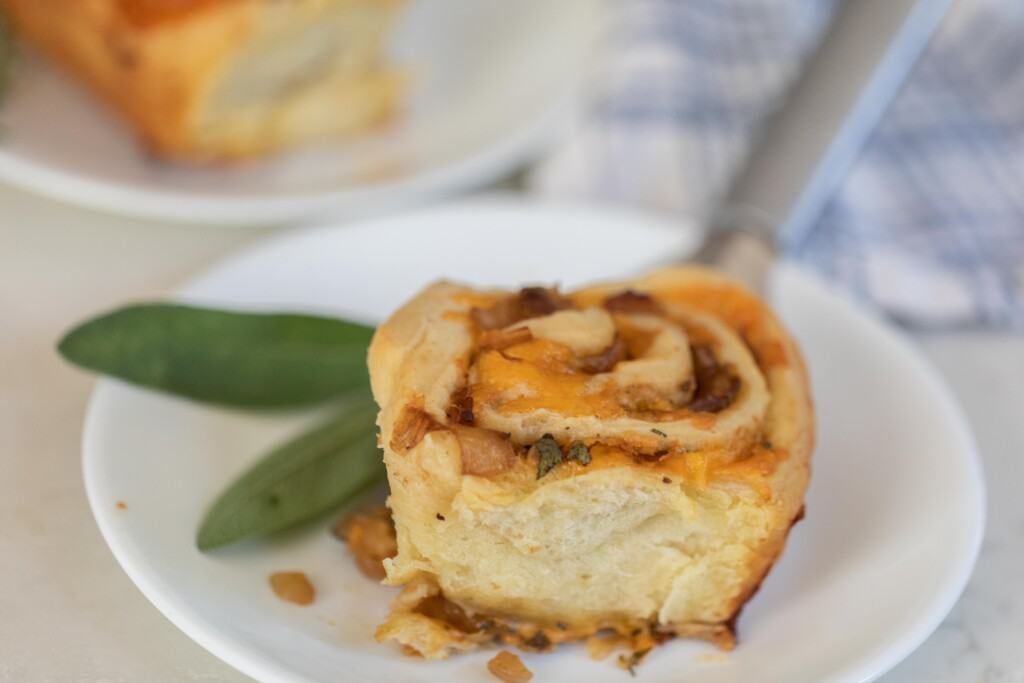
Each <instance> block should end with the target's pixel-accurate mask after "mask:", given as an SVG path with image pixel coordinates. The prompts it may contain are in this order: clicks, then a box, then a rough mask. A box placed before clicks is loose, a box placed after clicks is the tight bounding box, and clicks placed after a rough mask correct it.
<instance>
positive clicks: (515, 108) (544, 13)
mask: <svg viewBox="0 0 1024 683" xmlns="http://www.w3.org/2000/svg"><path fill="white" fill-rule="evenodd" d="M600 20H601V7H600V3H599V1H598V0H559V1H558V2H550V1H549V0H515V1H514V2H509V1H508V0H418V1H414V2H411V3H410V5H409V7H408V8H407V9H406V10H405V11H404V14H403V16H402V19H401V21H400V24H399V26H398V29H397V31H396V33H395V35H394V36H393V40H392V49H391V52H392V53H393V54H394V58H395V59H396V60H397V61H398V62H399V63H401V64H404V65H407V67H408V68H409V69H410V71H411V74H412V76H413V92H412V94H411V100H410V102H409V103H408V106H407V108H406V110H405V111H404V113H403V114H402V115H401V116H400V117H399V120H397V121H396V122H395V124H394V125H392V126H391V127H389V128H387V129H386V130H384V131H382V132H379V133H373V134H370V135H368V136H366V137H364V138H361V139H359V140H355V141H352V142H346V143H328V144H324V145H323V146H321V147H319V148H317V149H314V150H310V151H305V152H299V153H295V154H291V155H288V156H283V157H279V158H276V159H270V160H266V161H261V162H255V163H252V164H250V165H244V166H234V167H231V166H224V167H206V168H198V167H191V168H189V167H184V166H180V165H179V166H175V165H171V164H167V163H163V162H160V161H158V160H156V159H155V158H153V157H152V156H151V155H150V154H148V153H147V152H146V150H145V149H144V148H143V147H142V146H141V145H140V144H139V143H138V142H137V140H136V139H135V137H134V135H133V133H132V131H131V129H130V128H129V127H128V126H127V125H126V124H124V123H123V122H122V121H120V120H119V119H118V118H116V117H115V116H114V115H113V114H112V113H111V112H109V111H108V110H107V109H106V107H104V106H103V105H102V104H100V103H99V102H98V101H97V100H95V99H94V98H93V96H92V94H91V93H90V92H88V91H87V90H86V89H85V88H84V87H83V86H82V85H80V84H79V83H77V82H74V81H73V80H72V79H70V78H69V77H68V76H66V75H65V74H64V73H63V72H60V71H58V70H57V69H56V68H54V67H53V66H51V65H50V64H48V63H44V62H43V61H42V60H41V59H40V58H38V57H36V56H34V55H31V54H22V55H21V59H19V60H17V62H16V67H17V68H16V78H15V81H14V83H13V84H12V88H11V92H10V97H9V98H8V100H7V101H6V102H5V103H4V105H3V108H2V109H0V124H2V126H3V137H2V138H0V179H4V180H6V181H8V182H10V183H12V184H15V185H18V186H21V187H23V188H26V189H29V190H32V191H35V192H39V193H42V194H46V195H49V196H52V197H55V198H58V199H62V200H66V201H70V202H74V203H79V204H82V205H85V206H89V207H92V208H98V209H104V210H108V211H113V212H118V213H126V214H131V215H135V216H140V217H146V218H157V219H170V220H179V221H188V222H192V223H209V224H216V223H225V224H268V223H275V222H282V221H287V220H292V219H295V218H298V217H300V216H308V215H312V214H317V213H326V212H328V211H333V212H337V213H345V214H347V215H352V214H355V213H361V212H370V211H374V210H376V209H379V208H382V207H388V208H394V207H395V206H396V205H399V204H408V203H412V202H414V201H416V200H421V199H423V198H426V197H430V196H434V195H438V194H441V193H444V192H451V191H454V190H457V189H465V188H469V187H473V186H480V185H483V184H486V183H488V182H491V181H493V180H495V179H497V178H499V177H500V176H501V175H502V174H504V173H507V172H508V171H509V170H511V169H512V168H514V167H515V166H516V165H517V164H520V163H522V162H523V161H525V160H527V159H528V158H529V157H530V156H531V155H533V154H534V153H536V152H537V151H538V150H539V149H540V147H541V146H542V144H543V143H544V142H545V140H547V139H549V138H550V135H551V134H552V133H553V132H554V131H555V130H556V129H557V127H558V125H559V124H560V123H561V122H562V121H563V120H564V118H565V114H566V113H567V110H568V107H567V105H568V103H569V100H570V99H571V95H572V91H573V90H574V88H576V87H577V86H578V85H579V83H580V82H581V81H582V71H583V70H584V69H585V67H586V63H587V56H588V53H589V51H590V47H591V46H592V44H593V40H594V37H595V35H596V33H597V31H598V29H599V25H600Z"/></svg>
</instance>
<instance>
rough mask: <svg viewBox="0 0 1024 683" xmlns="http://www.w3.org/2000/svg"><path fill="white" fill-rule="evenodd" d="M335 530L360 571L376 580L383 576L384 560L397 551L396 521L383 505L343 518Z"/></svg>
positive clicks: (381, 578)
mask: <svg viewBox="0 0 1024 683" xmlns="http://www.w3.org/2000/svg"><path fill="white" fill-rule="evenodd" d="M334 534H335V535H336V536H337V537H338V538H340V539H341V540H343V541H345V543H346V544H348V549H349V551H350V552H351V553H352V556H353V557H354V558H355V561H356V566H357V567H359V571H361V572H362V573H363V574H364V575H365V576H367V577H369V578H371V579H376V580H377V581H381V580H383V579H384V577H385V572H384V560H386V559H387V558H389V557H394V556H395V555H397V554H398V541H397V539H396V538H395V525H394V523H393V522H392V521H391V512H390V511H389V510H388V509H387V508H386V507H384V506H383V505H381V506H379V507H378V508H376V509H374V510H372V511H371V512H368V513H364V514H358V515H354V516H352V517H350V518H348V519H346V520H344V521H342V522H341V523H340V524H338V525H337V526H336V527H335V529H334Z"/></svg>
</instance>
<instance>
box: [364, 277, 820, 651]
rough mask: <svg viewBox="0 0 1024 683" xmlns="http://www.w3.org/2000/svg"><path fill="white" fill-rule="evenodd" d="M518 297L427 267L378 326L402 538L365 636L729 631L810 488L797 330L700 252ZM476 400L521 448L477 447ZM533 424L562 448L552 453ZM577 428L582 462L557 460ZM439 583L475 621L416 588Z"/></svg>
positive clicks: (438, 645)
mask: <svg viewBox="0 0 1024 683" xmlns="http://www.w3.org/2000/svg"><path fill="white" fill-rule="evenodd" d="M525 291H527V290H524V292H525ZM522 296H523V295H520V299H519V300H516V299H515V295H514V294H511V293H503V292H475V291H473V290H470V289H467V288H465V287H461V286H458V285H454V284H450V283H444V282H442V283H438V284H435V285H432V286H431V287H429V288H427V289H426V290H425V291H424V292H422V293H421V294H420V295H419V296H417V297H416V298H414V299H413V300H412V301H410V302H408V303H407V304H406V305H405V306H403V307H402V308H401V309H399V310H398V311H397V312H396V313H395V314H394V315H393V316H392V317H391V318H390V319H389V320H388V321H387V322H386V323H385V324H384V325H382V326H381V327H380V328H378V330H377V334H376V335H375V337H374V340H373V343H372V345H371V347H370V353H369V367H370V376H371V381H372V385H373V392H374V396H375V398H376V399H377V402H378V404H379V405H380V408H381V410H380V415H379V419H378V424H379V426H380V430H381V444H382V446H383V447H384V454H385V455H384V457H385V463H386V465H387V469H388V479H389V482H390V486H391V497H390V499H389V503H388V504H389V506H390V507H391V509H392V513H393V517H394V521H395V527H396V531H397V538H398V555H397V556H396V557H395V558H394V559H393V560H388V561H386V562H385V568H386V571H387V575H388V578H387V582H388V583H391V584H398V585H405V586H406V591H405V592H404V593H403V596H402V597H401V598H399V600H398V601H396V604H395V605H394V608H393V610H392V614H391V616H390V617H389V619H388V621H387V622H386V623H385V624H384V625H383V626H382V627H381V629H380V630H379V632H378V637H380V638H382V639H384V638H391V639H395V640H397V641H398V642H400V643H402V644H403V645H405V646H407V647H411V648H412V649H414V650H416V651H417V652H419V653H420V654H422V655H424V656H426V657H443V656H446V655H447V654H448V653H449V652H451V651H453V650H458V649H468V648H472V647H475V646H477V645H478V644H479V643H481V642H484V641H488V640H492V639H493V638H491V637H490V636H491V635H493V632H494V631H495V629H497V635H498V636H499V637H500V638H501V639H503V640H505V641H506V642H511V643H513V644H520V645H522V644H524V642H525V644H526V645H527V646H528V647H529V644H530V641H531V638H533V637H534V636H536V634H537V633H538V632H541V633H542V635H543V637H542V638H540V643H541V644H542V645H547V644H553V643H557V642H559V641H561V640H567V639H577V638H581V637H586V636H588V635H591V634H593V633H595V632H597V631H599V630H601V629H613V630H616V631H618V632H620V633H636V632H637V631H638V628H639V627H642V630H643V632H644V634H645V636H650V637H652V638H654V639H655V640H657V639H658V638H661V637H664V636H667V635H673V634H674V635H680V636H687V637H689V636H696V637H706V638H710V639H713V640H716V641H717V642H719V643H720V644H721V645H723V646H726V647H728V646H730V644H731V633H732V625H733V621H734V619H735V617H736V615H737V614H738V612H739V610H740V609H741V607H742V606H743V604H744V602H745V601H746V600H747V599H748V598H749V597H750V596H751V595H752V594H753V592H754V591H755V590H756V589H757V587H758V585H759V584H760V582H761V580H762V578H763V577H764V575H765V574H766V573H767V571H768V570H769V569H770V567H771V565H772V563H773V562H774V561H775V559H776V558H777V557H778V555H779V554H780V553H781V551H782V549H783V546H784V544H785V540H786V536H787V533H788V531H789V528H790V526H791V525H792V524H793V523H794V521H796V520H797V519H798V516H799V515H800V514H801V511H802V507H803V496H804V492H805V489H806V487H807V483H808V478H809V470H810V457H811V451H812V447H813V437H814V420H813V410H812V405H811V398H810V389H809V385H808V380H807V375H806V371H805V368H804V365H803V361H802V359H801V356H800V353H799V351H798V349H797V346H796V344H795V343H794V341H793V340H792V339H791V338H790V336H789V335H788V334H787V332H786V331H785V330H784V329H783V327H782V326H781V324H780V323H779V321H778V320H777V318H776V317H775V316H774V314H773V313H772V312H771V311H770V310H769V309H768V308H767V306H766V305H765V304H764V303H763V302H761V301H760V300H759V299H757V298H756V297H755V296H754V295H752V294H750V293H749V292H748V291H746V290H744V289H743V288H742V287H741V286H739V285H738V284H736V283H734V282H732V281H731V280H728V279H726V278H724V277H723V276H721V275H718V274H716V273H714V272H712V271H709V270H705V269H701V268H674V269H669V270H664V271H660V272H656V273H653V274H651V275H648V276H646V277H643V278H639V279H636V280H631V281H626V282H619V283H613V284H608V285H600V286H596V287H591V288H588V289H584V290H581V291H578V292H575V293H571V294H569V295H568V296H567V298H559V295H556V294H554V293H551V292H548V293H547V294H546V295H543V296H542V295H539V294H537V292H536V291H533V292H532V294H531V296H541V298H543V297H544V296H547V297H548V298H549V299H550V300H551V301H548V304H547V306H548V307H547V308H546V309H545V307H544V306H543V305H542V306H540V307H539V308H538V307H536V306H533V303H535V302H533V303H531V302H530V301H525V303H524V302H523V300H522ZM517 301H518V303H517ZM552 301H554V303H552ZM509 302H512V303H511V304H510V303H509ZM516 306H518V308H516ZM552 306H554V309H552ZM556 309H557V310H556ZM509 310H514V311H516V313H515V314H513V315H512V316H511V317H509V315H508V312H509ZM524 311H525V312H524ZM496 312H497V313H496ZM524 318H525V319H524ZM493 325H496V326H497V327H496V329H482V327H488V326H493ZM524 329H528V330H529V332H526V331H524ZM616 347H618V350H616ZM601 349H604V350H603V351H601ZM613 352H614V354H613ZM609 354H613V355H614V357H610V355H609ZM609 358H610V360H609ZM595 359H597V360H596V361H595ZM595 362H596V363H597V365H596V366H595V365H594V363H595ZM467 416H468V417H467ZM468 419H471V421H472V423H473V425H474V427H475V428H476V429H478V430H479V429H482V430H493V431H491V432H487V433H489V434H493V433H494V432H495V431H496V432H500V433H502V434H508V435H509V436H508V441H509V442H510V443H511V447H512V449H513V450H514V452H515V453H517V454H518V455H517V456H516V457H514V458H512V459H511V460H510V461H509V462H508V463H507V464H501V463H502V462H503V461H502V460H501V458H498V459H497V460H494V459H493V458H492V459H486V458H485V459H484V460H483V461H481V460H480V458H479V457H477V455H476V454H474V453H470V452H468V451H469V450H472V449H475V448H477V446H476V445H475V443H476V442H471V441H467V440H465V439H464V438H462V436H460V433H461V432H460V430H461V429H464V428H463V427H461V426H460V425H459V424H458V423H465V422H467V421H468ZM546 434H550V435H553V437H554V441H555V442H557V444H558V446H559V447H560V450H561V452H562V453H563V454H564V455H565V459H564V461H562V462H560V463H558V464H556V465H555V466H553V467H552V468H550V469H549V470H548V471H545V469H544V468H545V466H544V465H543V464H542V462H543V458H545V457H546V456H545V455H544V453H545V452H548V451H550V444H548V445H547V446H546V450H545V448H541V446H542V444H541V443H540V440H544V438H545V437H544V435H546ZM502 438H504V437H502ZM531 444H533V445H532V446H531ZM577 444H580V445H582V446H583V447H584V450H585V451H586V458H585V460H586V461H587V462H584V458H582V457H580V458H578V459H576V460H570V459H569V458H570V457H571V455H570V454H576V455H579V453H577V452H576V451H574V448H578V447H579V446H577ZM556 459H557V457H556ZM481 462H483V464H482V465H481ZM493 462H498V463H499V464H498V466H497V467H495V466H494V465H493ZM481 468H483V469H482V470H481ZM438 594H442V595H443V596H444V598H445V599H447V600H448V601H450V602H451V603H452V604H453V605H454V606H456V608H457V609H458V610H459V611H461V612H462V613H464V615H466V619H468V620H469V621H468V623H469V626H467V627H465V628H459V627H455V626H452V625H451V624H450V623H449V624H446V623H444V620H443V619H438V618H437V615H432V614H429V613H425V612H424V610H423V609H422V608H419V607H417V605H420V604H421V603H423V601H424V600H426V599H427V598H431V597H432V596H436V595H438ZM457 621H464V620H463V619H461V618H460V619H459V620H457ZM485 622H486V623H487V628H484V627H483V626H482V624H483V623H485ZM495 623H497V624H498V625H499V626H498V627H495V626H494V624H495ZM638 625H639V627H638ZM488 629H490V633H488V632H487V631H488ZM484 636H488V637H484ZM539 649H544V648H543V647H541V648H539Z"/></svg>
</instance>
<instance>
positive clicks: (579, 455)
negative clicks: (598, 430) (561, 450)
mask: <svg viewBox="0 0 1024 683" xmlns="http://www.w3.org/2000/svg"><path fill="white" fill-rule="evenodd" d="M567 457H568V458H569V460H575V461H576V462H578V463H579V464H581V465H589V464H590V449H589V448H587V445H586V444H585V443H583V442H582V441H574V442H573V444H572V445H571V446H569V455H568V456H567Z"/></svg>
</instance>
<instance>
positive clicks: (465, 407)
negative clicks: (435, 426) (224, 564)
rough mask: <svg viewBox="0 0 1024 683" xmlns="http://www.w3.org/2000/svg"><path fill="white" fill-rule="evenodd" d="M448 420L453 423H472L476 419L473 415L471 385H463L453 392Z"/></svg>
mask: <svg viewBox="0 0 1024 683" xmlns="http://www.w3.org/2000/svg"><path fill="white" fill-rule="evenodd" d="M447 415H448V421H449V422H450V423H452V424H460V425H471V424H473V422H475V421H476V418H475V416H474V415H473V394H471V393H470V391H469V387H463V388H461V389H459V390H458V391H456V392H455V393H454V394H452V403H451V405H450V406H448V410H447Z"/></svg>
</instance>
